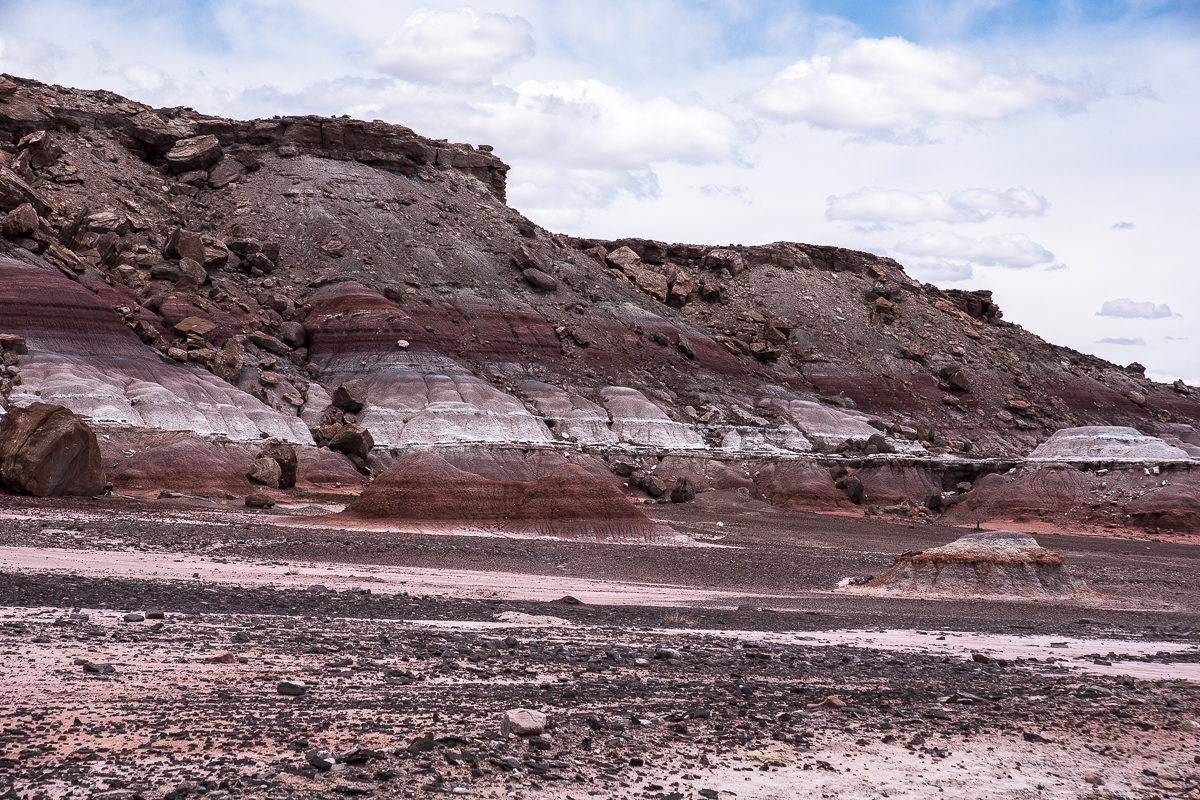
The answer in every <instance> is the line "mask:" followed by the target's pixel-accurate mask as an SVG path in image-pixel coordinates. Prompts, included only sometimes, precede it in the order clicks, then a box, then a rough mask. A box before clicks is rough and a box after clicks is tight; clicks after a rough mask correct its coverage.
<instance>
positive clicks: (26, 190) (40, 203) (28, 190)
mask: <svg viewBox="0 0 1200 800" xmlns="http://www.w3.org/2000/svg"><path fill="white" fill-rule="evenodd" d="M25 203H28V204H30V205H31V206H33V210H34V211H36V212H37V213H38V216H41V217H44V216H46V215H47V214H49V213H50V210H51V207H50V202H49V201H48V200H46V198H45V197H43V196H42V195H41V194H40V193H38V192H37V191H36V190H35V189H33V188H32V187H30V185H29V184H27V183H26V182H25V181H24V180H22V179H21V176H20V175H18V174H17V173H15V172H13V171H12V170H11V169H9V168H8V167H0V211H12V210H13V209H15V208H17V207H18V206H21V205H24V204H25Z"/></svg>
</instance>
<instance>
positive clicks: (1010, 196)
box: [825, 186, 1050, 224]
mask: <svg viewBox="0 0 1200 800" xmlns="http://www.w3.org/2000/svg"><path fill="white" fill-rule="evenodd" d="M1049 206H1050V204H1049V203H1048V202H1046V198H1044V197H1042V196H1041V195H1039V194H1036V193H1035V192H1031V191H1029V190H1028V189H1025V188H1016V189H1008V190H1006V191H1003V192H1002V191H999V190H995V189H964V190H961V191H957V192H952V193H951V194H950V196H949V197H946V196H944V195H943V194H942V193H941V192H908V191H904V190H902V189H884V188H881V187H878V186H868V187H865V188H862V189H859V190H858V191H857V192H852V193H850V194H847V195H842V196H840V197H839V196H836V195H830V196H829V197H827V198H826V199H825V218H826V219H828V220H846V221H850V222H873V223H887V222H890V223H901V224H904V223H916V222H986V221H987V220H989V219H992V218H993V217H997V216H1002V217H1038V216H1041V215H1042V214H1044V213H1046V209H1047V208H1049Z"/></svg>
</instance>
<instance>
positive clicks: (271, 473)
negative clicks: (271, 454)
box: [246, 458, 282, 489]
mask: <svg viewBox="0 0 1200 800" xmlns="http://www.w3.org/2000/svg"><path fill="white" fill-rule="evenodd" d="M281 474H282V471H281V470H280V469H279V464H277V463H276V462H275V459H273V458H256V459H254V463H253V464H251V465H250V471H249V472H247V473H246V477H247V478H249V479H250V480H251V481H254V482H255V483H261V484H263V485H264V486H270V487H271V488H272V489H278V488H279V478H280V475H281Z"/></svg>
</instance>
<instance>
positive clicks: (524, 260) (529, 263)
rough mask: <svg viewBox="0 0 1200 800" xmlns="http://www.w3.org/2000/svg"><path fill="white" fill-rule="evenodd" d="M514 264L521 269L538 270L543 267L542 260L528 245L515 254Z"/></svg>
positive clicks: (521, 247) (519, 248) (518, 249)
mask: <svg viewBox="0 0 1200 800" xmlns="http://www.w3.org/2000/svg"><path fill="white" fill-rule="evenodd" d="M513 263H514V264H516V265H517V266H518V267H520V268H521V269H523V270H524V269H537V268H538V267H540V266H541V265H542V260H541V259H540V258H538V256H537V253H535V252H534V251H533V250H532V249H530V248H529V247H528V246H526V245H521V246H520V247H518V248H517V250H516V252H515V253H513Z"/></svg>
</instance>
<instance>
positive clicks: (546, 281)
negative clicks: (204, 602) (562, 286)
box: [521, 267, 558, 292]
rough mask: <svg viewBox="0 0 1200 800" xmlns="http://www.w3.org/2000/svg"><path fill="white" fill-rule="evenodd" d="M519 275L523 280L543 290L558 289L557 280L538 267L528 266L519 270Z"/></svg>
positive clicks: (551, 290)
mask: <svg viewBox="0 0 1200 800" xmlns="http://www.w3.org/2000/svg"><path fill="white" fill-rule="evenodd" d="M521 277H523V278H524V279H525V282H526V283H528V284H529V285H530V286H533V287H534V288H536V289H541V290H542V291H543V292H553V291H555V290H557V289H558V281H557V280H556V279H555V278H554V277H553V276H551V275H547V274H546V273H544V272H542V271H541V270H540V269H535V268H532V267H531V268H529V269H526V270H524V271H523V272H521Z"/></svg>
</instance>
